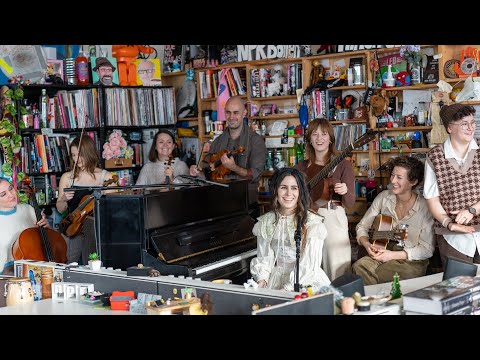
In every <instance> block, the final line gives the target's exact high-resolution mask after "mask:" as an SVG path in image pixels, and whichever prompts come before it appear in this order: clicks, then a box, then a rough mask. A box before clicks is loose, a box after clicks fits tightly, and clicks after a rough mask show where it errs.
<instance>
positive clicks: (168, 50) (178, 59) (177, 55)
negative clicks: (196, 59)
mask: <svg viewBox="0 0 480 360" xmlns="http://www.w3.org/2000/svg"><path fill="white" fill-rule="evenodd" d="M185 48H186V46H185V45H165V49H164V53H163V64H162V66H163V72H164V73H169V72H176V71H182V70H183V69H184V68H185Z"/></svg>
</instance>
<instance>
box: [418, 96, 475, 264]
mask: <svg viewBox="0 0 480 360" xmlns="http://www.w3.org/2000/svg"><path fill="white" fill-rule="evenodd" d="M474 115H475V109H474V108H473V106H470V105H462V104H453V105H450V106H447V105H445V106H443V107H442V109H441V110H440V117H441V119H442V122H443V126H445V129H446V130H447V133H448V138H447V140H445V142H444V143H443V144H441V145H437V146H436V147H434V148H433V149H432V150H431V151H430V153H428V155H427V162H426V164H425V184H424V196H425V199H427V204H428V208H429V209H430V211H431V212H432V214H433V216H434V218H435V220H436V222H435V232H436V234H437V243H438V249H439V251H440V257H441V259H442V263H443V265H444V266H445V260H446V257H447V256H451V257H455V258H458V259H461V260H465V261H468V262H470V263H472V262H473V263H476V264H480V255H479V247H480V216H479V214H480V150H479V145H480V141H479V140H476V139H474V134H475V129H476V124H475V118H474Z"/></svg>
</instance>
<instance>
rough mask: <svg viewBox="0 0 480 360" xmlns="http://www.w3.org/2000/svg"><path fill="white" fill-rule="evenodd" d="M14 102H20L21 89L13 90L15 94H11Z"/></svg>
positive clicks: (21, 97)
mask: <svg viewBox="0 0 480 360" xmlns="http://www.w3.org/2000/svg"><path fill="white" fill-rule="evenodd" d="M13 96H14V99H15V100H21V99H23V90H22V89H15V92H14V94H13Z"/></svg>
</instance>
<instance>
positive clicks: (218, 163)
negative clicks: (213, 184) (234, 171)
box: [208, 146, 245, 181]
mask: <svg viewBox="0 0 480 360" xmlns="http://www.w3.org/2000/svg"><path fill="white" fill-rule="evenodd" d="M244 151H245V148H244V147H243V146H239V147H238V149H237V150H232V151H230V150H226V149H224V150H220V151H219V152H218V153H216V154H213V155H212V156H211V157H210V159H209V161H208V162H209V164H210V168H212V167H213V168H214V169H213V170H212V171H211V172H210V180H213V181H216V180H222V179H223V178H224V177H225V175H228V174H230V172H231V170H230V169H227V168H226V167H225V166H223V164H222V156H223V155H224V154H227V156H228V157H231V156H232V155H236V154H239V153H243V152H244Z"/></svg>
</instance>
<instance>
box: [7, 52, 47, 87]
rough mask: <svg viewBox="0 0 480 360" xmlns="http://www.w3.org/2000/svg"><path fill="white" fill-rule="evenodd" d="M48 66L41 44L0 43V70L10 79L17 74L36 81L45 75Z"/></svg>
mask: <svg viewBox="0 0 480 360" xmlns="http://www.w3.org/2000/svg"><path fill="white" fill-rule="evenodd" d="M47 66H48V65H47V59H46V57H45V54H44V52H43V50H42V47H41V46H40V45H0V70H1V72H2V74H3V75H4V76H5V77H6V78H8V79H11V78H12V77H13V76H14V75H16V76H23V79H24V80H30V82H31V83H36V82H37V81H39V80H41V79H42V78H43V77H44V74H45V71H46V69H47Z"/></svg>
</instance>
